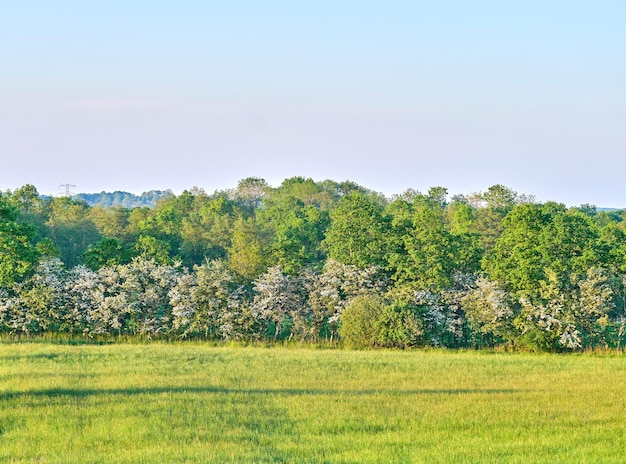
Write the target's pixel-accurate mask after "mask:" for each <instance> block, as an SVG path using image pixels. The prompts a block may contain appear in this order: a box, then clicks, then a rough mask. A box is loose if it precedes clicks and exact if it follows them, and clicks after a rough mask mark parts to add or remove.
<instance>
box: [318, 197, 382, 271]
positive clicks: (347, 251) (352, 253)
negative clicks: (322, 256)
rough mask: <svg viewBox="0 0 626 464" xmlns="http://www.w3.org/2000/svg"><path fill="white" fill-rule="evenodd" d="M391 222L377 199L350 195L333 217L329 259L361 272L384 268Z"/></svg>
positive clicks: (331, 220)
mask: <svg viewBox="0 0 626 464" xmlns="http://www.w3.org/2000/svg"><path fill="white" fill-rule="evenodd" d="M389 234H390V221H389V218H388V217H386V216H384V215H383V207H382V205H380V204H379V202H377V201H376V200H375V199H373V198H372V197H370V196H367V195H364V194H362V193H351V194H349V195H346V196H344V197H343V198H341V200H339V202H338V203H337V206H336V207H335V209H333V210H332V211H331V213H330V227H329V228H328V230H327V232H326V238H325V240H324V246H325V248H326V250H327V252H328V257H329V258H331V259H335V260H337V261H340V262H342V263H344V264H351V265H355V266H359V267H362V268H365V267H369V266H376V265H378V266H385V265H386V264H387V256H386V249H387V244H388V242H389Z"/></svg>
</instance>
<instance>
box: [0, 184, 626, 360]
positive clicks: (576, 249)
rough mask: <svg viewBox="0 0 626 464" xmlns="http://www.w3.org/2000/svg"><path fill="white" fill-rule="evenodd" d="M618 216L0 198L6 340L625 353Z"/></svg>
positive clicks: (625, 291) (317, 202)
mask: <svg viewBox="0 0 626 464" xmlns="http://www.w3.org/2000/svg"><path fill="white" fill-rule="evenodd" d="M625 214H626V213H625V212H624V211H622V210H619V211H600V210H598V209H597V208H595V207H594V206H591V205H582V206H580V207H570V208H568V207H566V206H565V205H563V204H560V203H556V202H545V203H539V202H537V201H535V199H534V197H532V196H530V195H522V194H518V193H517V192H515V191H513V190H512V189H510V188H508V187H505V186H503V185H494V186H492V187H489V188H488V189H487V190H486V191H484V192H476V193H470V194H467V195H455V196H450V195H449V194H448V191H447V190H446V189H445V188H443V187H433V188H430V189H429V190H428V192H426V193H421V192H418V191H415V190H407V191H405V192H404V193H402V194H399V195H395V196H393V197H386V196H384V195H382V194H380V193H378V192H375V191H372V190H369V189H367V188H365V187H363V186H361V185H358V184H356V183H354V182H350V181H345V182H336V181H331V180H325V181H314V180H312V179H310V178H304V177H294V178H290V179H286V180H284V181H283V182H282V184H281V185H280V186H278V187H272V186H270V185H269V184H268V183H267V182H266V181H265V180H263V179H260V178H254V177H252V178H247V179H243V180H241V181H240V182H239V183H238V185H237V186H236V187H234V188H232V189H227V190H223V191H215V192H214V193H212V194H209V193H207V192H205V191H204V190H202V189H200V188H195V187H194V188H192V189H190V190H186V191H184V192H182V193H181V194H180V195H174V194H169V192H168V194H167V195H163V196H161V197H160V199H159V200H158V201H157V202H156V205H155V206H153V207H148V206H143V207H122V206H115V207H109V206H102V205H96V206H90V205H89V204H88V203H87V202H86V201H85V200H84V199H81V198H78V197H46V196H43V195H41V194H40V193H39V192H38V191H37V189H36V188H35V187H34V186H32V185H25V186H23V187H21V188H19V189H16V190H13V191H11V190H7V191H5V192H2V193H0V333H3V334H7V335H9V336H11V335H15V336H31V335H39V334H47V333H51V334H55V333H58V334H67V335H68V336H80V337H90V338H94V337H95V338H106V337H115V336H129V337H143V338H148V339H157V338H164V339H210V340H263V341H285V340H294V341H306V342H311V343H318V342H332V343H335V342H336V343H341V344H342V345H345V346H352V347H395V348H409V347H422V346H437V347H450V348H461V347H469V348H481V347H505V348H510V349H520V350H531V351H576V350H586V349H606V348H616V349H623V346H624V343H625V342H626V222H625V221H624V218H625V217H626V215H625Z"/></svg>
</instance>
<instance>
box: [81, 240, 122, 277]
mask: <svg viewBox="0 0 626 464" xmlns="http://www.w3.org/2000/svg"><path fill="white" fill-rule="evenodd" d="M131 257H132V253H131V251H130V250H129V249H128V248H126V246H124V244H123V243H122V242H120V241H119V240H117V239H116V238H103V239H102V240H100V241H99V242H98V243H96V244H95V245H89V247H88V248H87V251H85V253H83V262H84V263H85V265H86V266H87V267H89V268H90V269H92V270H94V271H97V270H98V269H100V268H101V267H104V266H114V265H116V264H127V263H129V262H130V260H131Z"/></svg>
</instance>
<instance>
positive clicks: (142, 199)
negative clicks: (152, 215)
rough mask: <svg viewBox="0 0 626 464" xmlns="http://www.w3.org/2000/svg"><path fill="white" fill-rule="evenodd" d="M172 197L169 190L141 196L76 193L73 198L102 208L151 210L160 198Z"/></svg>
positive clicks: (117, 193) (150, 192) (120, 193)
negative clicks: (143, 208) (118, 207)
mask: <svg viewBox="0 0 626 464" xmlns="http://www.w3.org/2000/svg"><path fill="white" fill-rule="evenodd" d="M172 196H174V192H172V191H171V190H169V189H168V190H150V191H149V192H144V193H142V194H141V195H135V194H133V193H129V192H120V191H116V192H100V193H78V194H76V195H73V198H76V199H80V200H83V201H85V202H86V203H87V204H88V205H90V206H102V207H103V208H112V207H116V206H120V207H122V208H141V207H144V206H147V207H149V208H153V207H155V206H156V204H157V202H158V201H159V200H160V199H162V198H168V197H172Z"/></svg>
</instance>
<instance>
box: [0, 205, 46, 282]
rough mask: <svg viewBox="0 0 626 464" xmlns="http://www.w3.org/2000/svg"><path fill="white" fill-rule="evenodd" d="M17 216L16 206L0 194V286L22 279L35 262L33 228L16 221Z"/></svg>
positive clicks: (35, 251) (35, 252)
mask: <svg viewBox="0 0 626 464" xmlns="http://www.w3.org/2000/svg"><path fill="white" fill-rule="evenodd" d="M18 217H19V213H18V210H17V208H16V207H15V206H14V205H13V204H11V203H10V202H9V201H8V199H7V198H6V197H4V196H3V195H2V194H0V287H6V286H10V285H11V284H13V283H14V282H16V281H19V280H21V279H23V278H24V277H26V276H27V275H28V274H30V273H31V272H32V270H33V269H34V267H35V266H36V263H37V259H38V252H37V250H36V248H35V247H34V246H33V244H32V241H33V238H34V237H35V228H34V227H32V226H31V225H29V224H21V223H18V222H17V221H18Z"/></svg>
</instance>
